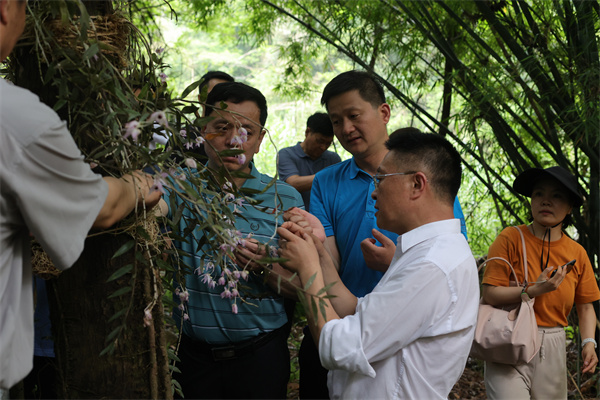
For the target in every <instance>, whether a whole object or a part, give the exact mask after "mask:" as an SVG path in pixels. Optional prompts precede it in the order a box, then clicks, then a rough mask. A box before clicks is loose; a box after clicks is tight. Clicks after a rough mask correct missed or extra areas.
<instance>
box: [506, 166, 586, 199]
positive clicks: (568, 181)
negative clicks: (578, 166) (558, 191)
mask: <svg viewBox="0 0 600 400" xmlns="http://www.w3.org/2000/svg"><path fill="white" fill-rule="evenodd" d="M544 178H554V179H556V180H557V181H559V182H560V183H562V184H563V185H564V186H565V187H566V188H567V190H568V191H569V192H570V193H569V194H570V195H571V198H572V199H573V202H574V206H576V207H580V206H581V205H582V204H583V197H582V196H581V193H579V190H578V189H577V179H576V178H575V177H574V176H573V174H571V173H570V172H569V171H567V170H566V169H564V168H563V167H550V168H546V169H541V168H530V169H526V170H525V171H523V172H521V173H520V174H519V176H517V178H516V179H515V181H514V182H513V189H515V191H516V192H517V193H520V194H522V195H523V196H527V197H531V192H532V191H533V186H534V185H535V183H536V182H539V181H540V180H541V179H544Z"/></svg>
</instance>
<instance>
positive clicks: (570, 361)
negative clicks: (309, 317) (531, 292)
mask: <svg viewBox="0 0 600 400" xmlns="http://www.w3.org/2000/svg"><path fill="white" fill-rule="evenodd" d="M303 326H304V324H303V323H296V324H294V325H293V326H292V332H291V334H290V338H289V341H288V346H289V348H290V356H291V364H292V374H291V378H290V383H288V399H294V400H295V399H298V398H299V397H298V390H299V387H300V385H299V383H298V381H299V372H298V350H299V348H300V343H301V341H302V337H303V334H302V327H303ZM575 347H576V346H575V344H573V343H572V344H570V345H568V347H567V365H568V372H569V377H568V378H567V380H568V385H569V392H568V398H569V399H595V398H598V397H597V394H596V387H597V383H598V374H594V375H589V374H587V375H585V376H583V377H582V379H581V385H580V387H579V388H577V385H576V380H577V376H576V374H575V371H576V369H577V351H576V349H575ZM485 398H486V393H485V384H484V382H483V362H482V361H479V360H475V359H471V358H469V360H468V361H467V365H466V366H465V370H464V372H463V374H462V376H461V378H460V379H459V381H458V382H456V384H455V385H454V388H453V389H452V391H451V392H450V394H449V395H448V399H450V400H453V399H485Z"/></svg>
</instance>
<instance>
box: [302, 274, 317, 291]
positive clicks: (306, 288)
mask: <svg viewBox="0 0 600 400" xmlns="http://www.w3.org/2000/svg"><path fill="white" fill-rule="evenodd" d="M316 277H317V274H316V273H315V274H314V275H313V276H311V277H310V278H309V279H308V281H306V285H304V290H308V288H310V285H312V283H313V282H314V280H315V278H316Z"/></svg>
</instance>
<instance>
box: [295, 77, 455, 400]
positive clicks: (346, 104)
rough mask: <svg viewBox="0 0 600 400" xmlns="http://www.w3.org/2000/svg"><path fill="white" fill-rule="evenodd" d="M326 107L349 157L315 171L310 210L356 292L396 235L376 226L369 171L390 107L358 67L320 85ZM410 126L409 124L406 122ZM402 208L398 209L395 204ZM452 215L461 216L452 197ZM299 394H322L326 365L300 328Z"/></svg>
mask: <svg viewBox="0 0 600 400" xmlns="http://www.w3.org/2000/svg"><path fill="white" fill-rule="evenodd" d="M321 104H323V105H324V106H325V108H326V109H327V113H328V114H329V118H330V119H331V122H332V124H333V130H334V133H335V136H336V137H337V139H338V141H339V142H340V144H341V145H342V146H343V147H344V148H345V149H346V150H347V151H348V152H349V153H351V154H352V156H353V157H352V158H351V159H349V160H346V161H343V162H341V163H339V164H335V165H333V166H331V167H329V168H327V169H324V170H323V171H320V172H318V173H317V174H316V175H315V179H314V181H313V186H312V190H311V200H310V204H311V206H310V212H311V214H313V215H314V216H316V217H317V218H318V219H319V220H320V221H321V223H322V224H323V227H324V228H325V234H326V236H327V239H326V241H325V246H326V248H327V249H328V250H329V252H330V253H331V255H332V258H333V260H334V263H336V267H337V269H338V271H339V274H340V277H341V279H342V281H343V283H344V285H345V286H346V287H347V288H348V289H349V290H350V291H351V292H352V294H354V295H355V296H357V297H363V296H365V295H366V294H368V293H370V292H371V291H372V290H373V288H374V287H375V285H377V282H379V280H380V279H381V277H382V275H383V271H385V270H386V269H387V267H388V266H389V265H390V262H391V260H392V257H393V255H394V252H395V250H396V245H395V243H396V239H397V237H398V235H396V234H395V233H392V232H388V231H386V230H383V229H377V221H376V219H375V211H376V210H375V200H373V199H372V198H371V193H372V192H373V190H374V189H375V186H374V184H373V177H372V176H373V175H374V174H375V173H376V171H377V168H378V167H379V164H381V161H382V160H383V158H384V157H385V156H386V154H387V153H388V149H387V148H386V146H385V143H386V141H387V140H388V132H387V123H388V122H389V120H390V116H391V110H390V106H389V105H388V104H387V103H386V100H385V94H384V91H383V88H382V86H381V84H380V83H379V82H378V81H377V80H376V79H375V78H374V77H373V76H371V75H369V74H368V73H366V72H362V71H348V72H344V73H342V74H340V75H338V76H337V77H335V78H333V79H332V80H331V82H329V83H328V84H327V85H326V86H325V89H324V90H323V96H322V97H321ZM407 129H413V128H407ZM398 212H402V210H398ZM454 217H455V218H458V219H460V220H461V227H462V229H461V230H462V233H463V235H465V237H466V227H465V224H464V217H463V213H462V210H461V208H460V204H459V203H458V200H455V202H454ZM299 361H300V398H301V399H310V398H312V399H314V398H318V399H321V398H327V397H328V392H327V370H325V369H324V368H323V367H322V366H321V364H320V361H319V356H318V354H317V348H316V346H315V344H314V342H313V341H312V337H311V336H310V333H309V332H308V330H307V329H305V337H304V340H303V341H302V345H301V347H300V360H299Z"/></svg>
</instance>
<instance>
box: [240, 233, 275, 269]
mask: <svg viewBox="0 0 600 400" xmlns="http://www.w3.org/2000/svg"><path fill="white" fill-rule="evenodd" d="M244 242H245V243H244V245H243V246H242V245H238V246H237V247H236V248H235V250H234V252H233V254H234V255H235V263H236V264H237V266H238V267H240V268H242V269H246V270H247V271H260V270H261V269H262V268H264V266H265V264H264V263H259V262H258V260H260V259H262V258H263V257H266V256H267V251H266V246H265V245H264V244H262V243H260V242H259V241H258V240H255V239H245V240H244Z"/></svg>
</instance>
